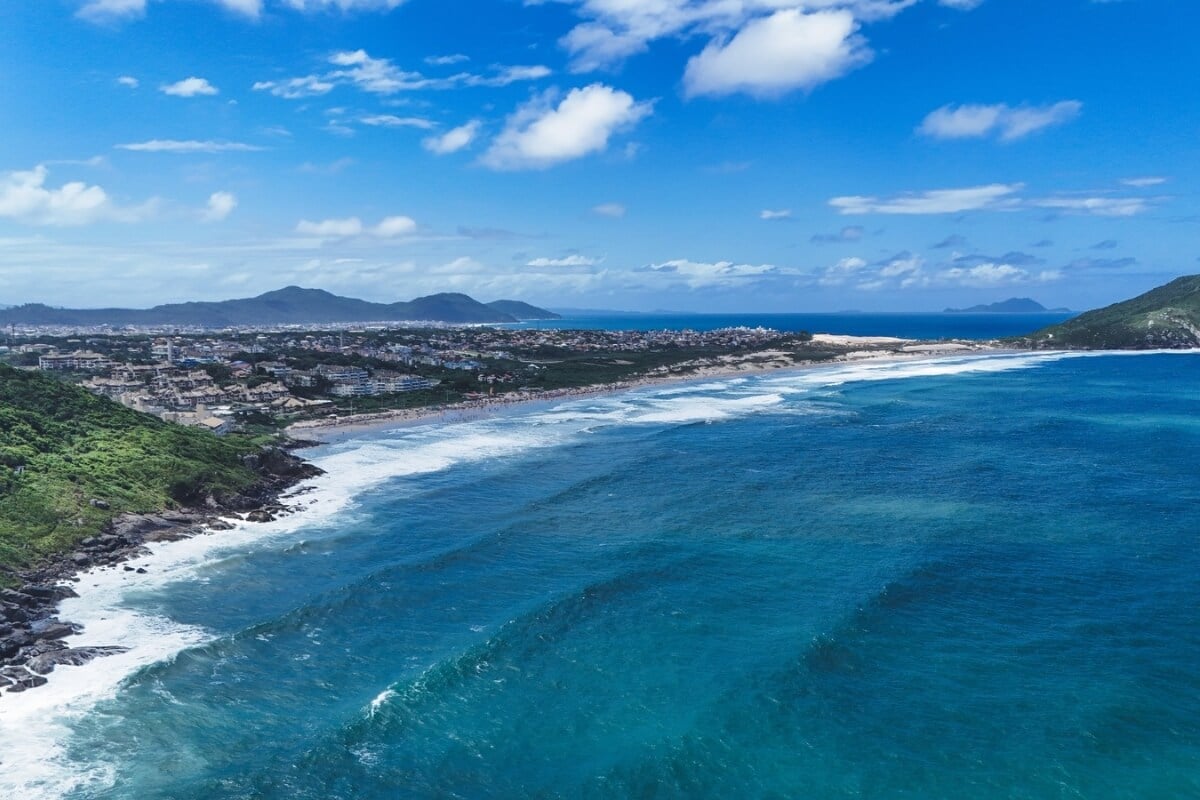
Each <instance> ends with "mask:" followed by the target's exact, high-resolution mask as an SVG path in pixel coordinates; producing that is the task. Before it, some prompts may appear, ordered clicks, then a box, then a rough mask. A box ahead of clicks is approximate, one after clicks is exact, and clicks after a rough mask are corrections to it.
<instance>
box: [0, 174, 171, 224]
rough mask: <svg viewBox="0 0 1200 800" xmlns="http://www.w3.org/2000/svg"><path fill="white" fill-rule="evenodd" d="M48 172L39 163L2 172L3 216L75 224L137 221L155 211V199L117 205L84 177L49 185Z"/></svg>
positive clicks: (0, 204) (0, 207)
mask: <svg viewBox="0 0 1200 800" xmlns="http://www.w3.org/2000/svg"><path fill="white" fill-rule="evenodd" d="M49 172H50V171H49V170H48V169H47V168H46V167H45V166H44V165H39V166H37V167H34V168H33V169H31V170H23V171H17V172H6V173H0V218H3V219H12V220H16V221H17V222H22V223H25V224H28V225H52V226H73V225H88V224H90V223H93V222H103V221H110V222H137V221H140V220H142V219H144V218H146V217H147V216H149V215H150V214H152V213H153V211H154V203H153V202H151V203H147V204H145V205H143V206H141V207H140V208H121V207H118V206H117V205H116V204H114V203H113V202H112V199H111V198H110V197H109V196H108V193H107V192H105V191H104V189H102V188H101V187H99V186H89V185H87V184H85V183H83V182H82V181H72V182H70V183H65V184H63V185H62V186H60V187H58V188H57V189H54V188H48V187H47V186H46V178H47V177H48V176H49Z"/></svg>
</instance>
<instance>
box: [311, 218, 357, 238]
mask: <svg viewBox="0 0 1200 800" xmlns="http://www.w3.org/2000/svg"><path fill="white" fill-rule="evenodd" d="M362 232H363V224H362V220H361V219H359V218H358V217H349V218H348V219H325V220H321V221H320V222H309V221H308V220H306V219H302V220H300V222H298V223H297V224H296V233H299V234H303V235H304V236H319V237H321V238H331V239H336V238H343V237H347V236H358V235H359V234H360V233H362Z"/></svg>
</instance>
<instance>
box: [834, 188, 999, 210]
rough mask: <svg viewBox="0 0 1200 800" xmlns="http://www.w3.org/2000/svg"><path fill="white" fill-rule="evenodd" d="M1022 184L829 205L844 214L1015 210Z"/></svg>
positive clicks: (857, 199)
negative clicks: (1017, 195) (1013, 208)
mask: <svg viewBox="0 0 1200 800" xmlns="http://www.w3.org/2000/svg"><path fill="white" fill-rule="evenodd" d="M1022 188H1023V184H1020V183H1012V184H1007V183H993V184H988V185H986V186H973V187H969V188H966V189H934V190H931V191H927V192H919V193H915V194H904V195H899V196H897V197H892V198H886V199H882V200H881V199H880V198H878V197H862V196H857V195H850V196H846V197H835V198H833V199H832V200H830V201H829V205H831V206H833V207H834V208H836V209H837V210H838V211H839V212H841V213H842V214H910V215H916V214H961V213H962V212H964V211H981V210H992V209H996V208H1012V207H1014V205H1015V204H1016V203H1017V202H1018V201H1017V199H1016V197H1015V195H1016V194H1017V192H1019V191H1021V189H1022Z"/></svg>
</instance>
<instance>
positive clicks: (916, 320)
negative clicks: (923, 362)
mask: <svg viewBox="0 0 1200 800" xmlns="http://www.w3.org/2000/svg"><path fill="white" fill-rule="evenodd" d="M1073 316H1075V314H1074V313H1058V312H1045V313H1038V314H928V313H887V314H881V313H859V312H845V313H840V314H681V313H658V314H622V315H587V316H584V315H579V316H571V317H567V318H565V319H556V320H539V321H534V322H523V323H520V324H519V325H511V326H507V327H513V328H532V329H552V330H553V329H566V330H612V331H637V330H675V331H678V330H685V329H691V330H697V331H711V330H717V329H719V328H732V327H739V326H747V327H753V328H757V327H763V328H773V329H775V330H777V331H784V332H786V333H796V332H799V331H808V332H809V333H835V334H843V335H849V336H900V337H903V338H906V339H950V338H954V339H1000V338H1003V337H1006V336H1023V335H1024V334H1027V333H1033V332H1034V331H1036V330H1041V329H1042V328H1045V327H1047V326H1049V325H1056V324H1058V323H1060V322H1062V321H1063V320H1066V319H1070V318H1071V317H1073Z"/></svg>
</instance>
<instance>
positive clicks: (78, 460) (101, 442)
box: [0, 365, 260, 582]
mask: <svg viewBox="0 0 1200 800" xmlns="http://www.w3.org/2000/svg"><path fill="white" fill-rule="evenodd" d="M258 450H259V448H258V447H257V446H255V445H254V444H253V443H252V442H250V441H248V440H244V439H240V438H238V437H230V438H225V439H222V438H218V437H216V436H214V435H212V434H211V433H209V432H207V431H203V430H199V429H195V428H185V427H182V426H179V425H174V424H172V423H168V422H163V421H161V420H159V419H157V418H155V417H151V416H148V415H146V414H141V413H138V412H136V411H132V410H130V409H128V408H125V407H124V406H121V405H118V404H116V403H114V402H112V401H111V400H108V399H106V398H103V397H97V396H95V395H92V394H90V393H89V392H87V391H85V390H83V389H80V388H78V387H76V386H71V385H69V384H66V383H62V382H60V381H58V380H55V379H53V378H48V377H45V376H43V375H41V374H39V373H37V372H27V371H21V370H15V369H12V368H10V367H7V366H2V365H0V570H2V571H3V572H8V573H11V571H12V570H13V569H15V568H21V567H25V566H28V565H31V564H34V563H36V562H38V561H40V560H41V559H43V558H45V557H47V556H50V555H53V554H56V553H62V552H70V550H71V548H73V547H74V546H75V545H76V543H78V542H79V541H81V540H83V539H84V538H86V537H88V536H92V535H94V534H96V533H98V532H100V531H101V530H102V529H103V528H104V526H105V524H106V523H107V522H108V521H109V520H111V519H113V518H114V517H115V516H117V515H118V514H120V513H122V512H154V511H160V510H163V509H169V508H175V507H179V506H184V505H190V504H194V503H203V502H204V500H205V498H206V497H208V496H210V495H213V494H216V495H218V496H220V495H231V494H237V493H239V492H243V491H246V490H247V489H249V488H250V487H252V486H254V485H255V484H256V483H257V482H258V480H259V477H260V476H259V475H258V474H257V473H255V472H254V471H253V470H252V469H250V468H249V467H248V466H246V465H245V462H244V461H243V457H244V456H247V455H250V454H253V453H256V452H257V451H258ZM251 463H253V461H252V460H251ZM0 582H3V575H2V574H0Z"/></svg>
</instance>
